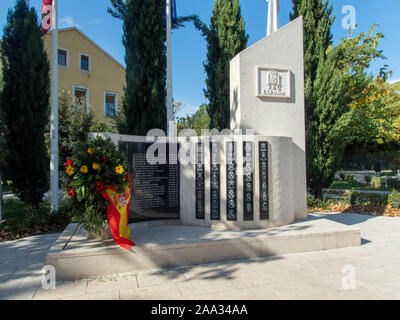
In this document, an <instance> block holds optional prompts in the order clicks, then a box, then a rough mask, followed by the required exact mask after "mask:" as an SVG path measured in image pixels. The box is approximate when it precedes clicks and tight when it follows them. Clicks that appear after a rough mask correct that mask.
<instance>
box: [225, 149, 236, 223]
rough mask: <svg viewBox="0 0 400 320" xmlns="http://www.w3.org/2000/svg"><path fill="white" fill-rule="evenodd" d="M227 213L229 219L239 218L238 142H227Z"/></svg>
mask: <svg viewBox="0 0 400 320" xmlns="http://www.w3.org/2000/svg"><path fill="white" fill-rule="evenodd" d="M226 214H227V220H228V221H236V220H237V176H236V143H235V142H232V141H229V142H227V143H226Z"/></svg>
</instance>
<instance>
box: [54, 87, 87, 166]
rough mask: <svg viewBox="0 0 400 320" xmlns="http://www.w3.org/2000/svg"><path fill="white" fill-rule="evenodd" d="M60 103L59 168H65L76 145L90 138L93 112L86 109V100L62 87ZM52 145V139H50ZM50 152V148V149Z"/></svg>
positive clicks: (59, 96)
mask: <svg viewBox="0 0 400 320" xmlns="http://www.w3.org/2000/svg"><path fill="white" fill-rule="evenodd" d="M58 104H59V114H58V123H59V130H58V135H59V142H58V146H59V162H58V163H59V168H60V170H62V169H63V167H64V164H65V161H66V160H67V159H68V158H70V157H71V156H72V152H73V149H74V147H75V145H76V144H77V143H79V142H85V141H87V139H88V134H89V132H90V126H91V124H92V121H93V113H92V112H91V111H90V110H87V109H86V102H84V101H83V100H82V101H81V100H76V99H73V98H72V93H71V91H69V90H66V89H61V90H60V92H59V95H58ZM48 145H49V146H50V140H49V141H48ZM48 152H50V149H49V151H48Z"/></svg>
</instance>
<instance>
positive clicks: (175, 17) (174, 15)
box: [163, 0, 178, 28]
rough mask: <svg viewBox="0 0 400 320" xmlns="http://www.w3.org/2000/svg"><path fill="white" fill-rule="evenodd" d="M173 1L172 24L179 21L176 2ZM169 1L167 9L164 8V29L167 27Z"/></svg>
mask: <svg viewBox="0 0 400 320" xmlns="http://www.w3.org/2000/svg"><path fill="white" fill-rule="evenodd" d="M170 1H171V20H172V23H174V22H176V21H177V20H178V15H177V13H176V0H170ZM167 5H168V3H167V1H165V7H164V17H163V26H164V28H166V27H167Z"/></svg>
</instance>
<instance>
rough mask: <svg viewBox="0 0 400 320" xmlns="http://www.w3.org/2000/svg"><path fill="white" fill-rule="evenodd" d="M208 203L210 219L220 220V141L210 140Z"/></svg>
mask: <svg viewBox="0 0 400 320" xmlns="http://www.w3.org/2000/svg"><path fill="white" fill-rule="evenodd" d="M210 150H211V152H210V155H211V158H210V162H211V167H210V168H211V169H210V183H211V187H210V192H211V194H210V202H211V203H210V205H211V220H220V218H221V206H220V201H221V165H220V143H219V142H210Z"/></svg>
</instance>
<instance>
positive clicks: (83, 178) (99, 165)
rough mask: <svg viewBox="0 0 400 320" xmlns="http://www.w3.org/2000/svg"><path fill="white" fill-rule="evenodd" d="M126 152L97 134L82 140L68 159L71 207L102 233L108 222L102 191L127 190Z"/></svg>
mask: <svg viewBox="0 0 400 320" xmlns="http://www.w3.org/2000/svg"><path fill="white" fill-rule="evenodd" d="M125 168H127V165H126V163H125V159H124V155H123V154H122V153H121V152H120V151H119V150H117V148H116V146H115V145H114V144H113V143H112V141H111V140H110V139H103V138H101V137H97V138H96V139H94V140H91V141H88V142H84V143H79V144H77V145H76V147H75V149H74V151H73V157H72V158H71V159H69V160H67V164H66V170H65V172H66V175H65V178H64V181H63V189H64V191H65V193H66V198H67V199H68V202H69V208H70V210H71V211H72V214H73V215H74V217H75V218H76V219H77V221H78V222H79V223H82V224H83V226H84V227H85V229H86V230H87V231H89V232H94V233H97V234H99V233H101V232H102V231H103V229H104V226H105V224H106V222H107V206H108V201H107V200H105V199H104V198H103V195H102V193H103V192H104V191H105V190H106V189H107V188H108V189H115V190H117V192H120V193H122V192H124V191H126V187H127V186H128V183H129V176H128V175H127V174H124V173H125V171H126V169H125Z"/></svg>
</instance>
